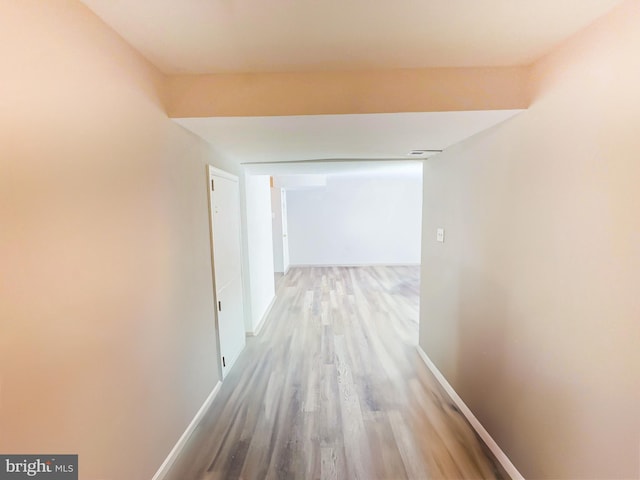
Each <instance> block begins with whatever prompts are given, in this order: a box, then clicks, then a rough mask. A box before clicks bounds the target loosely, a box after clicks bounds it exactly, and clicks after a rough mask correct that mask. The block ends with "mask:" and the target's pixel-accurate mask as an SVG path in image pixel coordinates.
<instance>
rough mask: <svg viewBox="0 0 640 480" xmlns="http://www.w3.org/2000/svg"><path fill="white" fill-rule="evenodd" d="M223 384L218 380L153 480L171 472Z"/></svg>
mask: <svg viewBox="0 0 640 480" xmlns="http://www.w3.org/2000/svg"><path fill="white" fill-rule="evenodd" d="M221 386H222V382H221V381H218V383H216V385H215V386H214V387H213V390H211V393H209V395H208V396H207V398H206V399H205V401H204V403H203V404H202V406H201V407H200V408H199V409H198V411H197V412H196V414H195V416H194V417H193V419H192V420H191V422H190V423H189V425H188V426H187V428H186V430H185V431H184V432H183V433H182V435H181V436H180V438H179V439H178V441H177V442H176V444H175V445H174V446H173V448H172V449H171V451H170V452H169V455H167V458H165V459H164V462H162V465H160V468H158V471H157V472H156V473H155V475H154V476H153V477H152V479H151V480H162V479H164V478H165V477H166V475H167V473H169V470H170V469H171V466H172V465H173V463H174V462H175V461H176V459H177V458H178V456H179V455H180V453H181V452H182V449H183V448H184V446H185V444H186V443H187V440H188V439H189V437H190V436H191V434H192V433H193V431H194V430H195V429H196V427H197V426H198V424H199V423H200V421H201V420H202V417H204V414H205V413H206V412H207V410H208V409H209V407H210V406H211V404H212V403H213V400H214V399H215V397H216V395H217V394H218V392H219V391H220V387H221Z"/></svg>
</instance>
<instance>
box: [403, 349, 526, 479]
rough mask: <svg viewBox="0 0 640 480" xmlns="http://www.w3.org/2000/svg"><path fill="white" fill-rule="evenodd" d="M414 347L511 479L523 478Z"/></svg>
mask: <svg viewBox="0 0 640 480" xmlns="http://www.w3.org/2000/svg"><path fill="white" fill-rule="evenodd" d="M416 348H417V350H418V353H419V354H420V358H422V360H423V361H424V363H425V364H426V365H427V368H429V370H431V373H433V376H434V377H436V380H438V382H439V383H440V385H442V388H444V390H445V391H446V392H447V393H448V394H449V396H450V397H451V400H453V402H454V403H455V404H456V406H457V407H458V410H460V411H461V412H462V414H463V415H464V416H465V418H466V419H467V420H468V421H469V423H470V424H471V426H472V427H473V429H474V430H475V431H476V432H477V433H478V435H479V436H480V438H481V439H482V440H483V441H484V443H485V444H486V445H487V447H489V450H491V453H493V455H494V456H495V457H496V460H498V461H499V462H500V464H501V465H502V467H503V468H504V469H505V470H506V472H507V473H508V474H509V476H510V477H511V478H512V479H513V480H524V477H523V476H522V475H521V474H520V472H518V469H517V468H516V467H515V466H514V465H513V463H511V460H509V457H507V455H506V454H505V453H504V452H503V451H502V449H501V448H500V447H499V446H498V444H497V443H496V442H495V440H494V439H493V438H491V435H489V432H487V430H486V429H485V428H484V427H483V426H482V424H481V423H480V422H479V421H478V419H477V418H476V416H475V415H474V414H473V412H471V410H470V409H469V407H467V405H466V404H465V403H464V402H463V401H462V399H461V398H460V396H459V395H458V394H457V393H456V391H455V390H454V389H453V387H452V386H451V385H450V384H449V382H448V381H447V379H446V378H445V377H444V375H442V372H440V370H438V367H436V365H435V364H434V363H433V362H432V361H431V359H430V358H429V357H428V356H427V354H426V353H425V352H424V350H422V347H421V346H420V345H417V347H416Z"/></svg>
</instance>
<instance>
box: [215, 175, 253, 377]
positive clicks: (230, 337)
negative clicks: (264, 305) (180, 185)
mask: <svg viewBox="0 0 640 480" xmlns="http://www.w3.org/2000/svg"><path fill="white" fill-rule="evenodd" d="M210 188H211V229H212V232H211V238H212V242H213V270H214V288H215V296H216V298H215V301H216V310H217V320H218V339H219V346H220V365H221V368H222V377H223V378H224V376H225V375H226V374H227V372H228V371H229V369H230V368H231V366H232V365H233V363H234V362H235V361H236V359H237V358H238V355H239V354H240V352H241V351H242V349H243V348H244V345H245V332H244V318H243V313H244V309H243V298H242V253H241V247H240V197H239V184H238V178H237V177H235V176H233V175H230V174H228V173H226V172H223V171H221V170H217V169H214V168H211V167H210Z"/></svg>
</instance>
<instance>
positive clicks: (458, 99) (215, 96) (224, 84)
mask: <svg viewBox="0 0 640 480" xmlns="http://www.w3.org/2000/svg"><path fill="white" fill-rule="evenodd" d="M528 72H529V71H528V68H526V67H488V68H423V69H397V70H374V71H366V72H311V73H258V74H228V75H174V76H170V77H169V79H168V95H167V98H168V100H167V111H168V112H169V116H171V117H176V118H180V117H220V116H268V115H323V114H342V113H350V114H353V113H394V112H444V111H461V110H462V111H466V110H508V109H518V108H526V107H527V106H528V105H529V96H528V92H527V89H526V86H527V76H528Z"/></svg>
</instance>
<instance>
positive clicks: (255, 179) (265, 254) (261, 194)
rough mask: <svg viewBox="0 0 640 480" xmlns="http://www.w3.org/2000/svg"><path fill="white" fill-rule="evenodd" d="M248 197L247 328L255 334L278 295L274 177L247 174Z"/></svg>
mask: <svg viewBox="0 0 640 480" xmlns="http://www.w3.org/2000/svg"><path fill="white" fill-rule="evenodd" d="M244 195H245V208H246V210H245V216H246V230H245V231H246V242H247V253H248V255H247V259H246V265H247V268H248V270H249V275H248V284H249V285H248V286H249V291H250V313H249V315H245V327H246V330H247V332H255V331H256V329H257V327H258V326H259V324H260V321H261V320H262V319H263V316H264V314H265V312H266V310H267V308H268V307H269V304H270V303H271V301H272V300H273V298H274V296H275V285H274V276H273V240H272V231H271V186H270V177H269V176H268V175H245V177H244Z"/></svg>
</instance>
